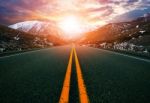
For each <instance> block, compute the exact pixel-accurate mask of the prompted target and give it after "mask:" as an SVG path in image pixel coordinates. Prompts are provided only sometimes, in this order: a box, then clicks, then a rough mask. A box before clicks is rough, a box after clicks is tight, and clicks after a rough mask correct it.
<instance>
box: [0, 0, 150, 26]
mask: <svg viewBox="0 0 150 103" xmlns="http://www.w3.org/2000/svg"><path fill="white" fill-rule="evenodd" d="M0 2H1V3H0V17H1V20H0V22H2V23H6V24H13V23H16V22H20V21H25V20H50V21H51V20H54V21H56V22H59V20H61V19H63V18H64V17H66V16H67V15H72V14H73V15H76V16H78V17H79V18H80V19H81V20H82V22H83V24H84V25H85V26H88V27H89V26H92V27H95V26H101V25H104V24H106V23H109V22H110V21H112V20H113V19H114V18H115V17H117V16H120V15H125V16H121V17H120V18H121V19H123V18H124V19H130V18H132V17H135V16H139V15H143V14H144V13H146V12H150V1H149V0H1V1H0ZM136 10H137V11H138V12H136ZM128 13H129V14H128ZM139 13H140V14H139ZM85 28H86V27H85Z"/></svg>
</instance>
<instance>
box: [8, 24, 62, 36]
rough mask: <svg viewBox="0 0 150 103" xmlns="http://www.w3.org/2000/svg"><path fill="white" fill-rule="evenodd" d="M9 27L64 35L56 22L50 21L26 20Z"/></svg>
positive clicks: (40, 33)
mask: <svg viewBox="0 0 150 103" xmlns="http://www.w3.org/2000/svg"><path fill="white" fill-rule="evenodd" d="M9 27H10V28H12V29H17V30H20V31H24V32H27V33H31V34H35V35H54V36H57V37H60V36H62V35H61V34H62V33H61V31H60V30H59V29H58V27H57V26H56V23H55V22H50V21H49V22H45V21H24V22H19V23H16V24H13V25H10V26H9Z"/></svg>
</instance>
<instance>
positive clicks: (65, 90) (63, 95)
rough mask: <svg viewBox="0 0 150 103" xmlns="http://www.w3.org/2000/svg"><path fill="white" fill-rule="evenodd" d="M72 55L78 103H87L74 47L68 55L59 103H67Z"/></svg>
mask: <svg viewBox="0 0 150 103" xmlns="http://www.w3.org/2000/svg"><path fill="white" fill-rule="evenodd" d="M73 54H74V56H75V63H76V71H77V79H78V80H77V81H78V88H79V97H80V103H89V99H88V95H87V92H86V87H85V84H84V80H83V76H82V72H81V67H80V63H79V60H78V57H77V53H76V50H75V48H74V47H73V48H72V50H71V53H70V58H69V63H68V67H67V71H66V75H65V80H64V84H63V88H62V92H61V96H60V100H59V103H69V91H70V79H71V71H72V57H73Z"/></svg>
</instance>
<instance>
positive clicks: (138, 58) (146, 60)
mask: <svg viewBox="0 0 150 103" xmlns="http://www.w3.org/2000/svg"><path fill="white" fill-rule="evenodd" d="M90 48H93V47H90ZM94 49H97V50H102V51H106V52H110V53H114V54H118V55H122V56H125V57H130V58H132V59H137V60H141V61H145V62H150V60H149V59H144V58H140V57H135V56H131V55H127V54H123V53H119V52H115V51H110V50H105V49H101V48H94Z"/></svg>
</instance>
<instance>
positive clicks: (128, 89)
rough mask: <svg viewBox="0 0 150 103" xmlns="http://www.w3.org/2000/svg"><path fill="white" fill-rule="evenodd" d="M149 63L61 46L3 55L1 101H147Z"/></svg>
mask: <svg viewBox="0 0 150 103" xmlns="http://www.w3.org/2000/svg"><path fill="white" fill-rule="evenodd" d="M149 98H150V61H149V60H145V59H141V58H138V57H133V56H128V55H124V54H119V53H115V52H111V51H106V50H101V49H96V48H90V47H80V46H76V47H72V46H62V47H54V48H49V49H42V50H37V51H30V52H25V53H19V54H13V55H10V56H6V57H0V103H58V102H59V103H63V102H67V103H79V102H80V103H88V102H89V103H149Z"/></svg>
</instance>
